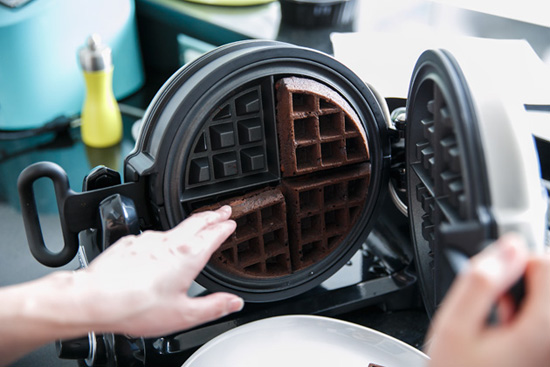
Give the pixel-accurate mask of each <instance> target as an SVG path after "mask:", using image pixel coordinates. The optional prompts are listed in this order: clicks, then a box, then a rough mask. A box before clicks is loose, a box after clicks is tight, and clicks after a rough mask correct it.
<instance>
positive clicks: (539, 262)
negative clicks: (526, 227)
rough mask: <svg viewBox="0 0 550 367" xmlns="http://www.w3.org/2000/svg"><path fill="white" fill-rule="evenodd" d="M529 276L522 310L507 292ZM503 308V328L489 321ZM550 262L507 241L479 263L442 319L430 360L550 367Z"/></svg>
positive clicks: (446, 365) (465, 275) (452, 294)
mask: <svg viewBox="0 0 550 367" xmlns="http://www.w3.org/2000/svg"><path fill="white" fill-rule="evenodd" d="M522 274H523V275H524V276H525V288H526V289H525V297H524V299H523V300H522V302H521V303H520V305H519V308H518V309H517V310H516V309H515V305H514V303H513V302H512V300H511V299H510V297H509V296H506V294H505V293H506V291H507V290H508V289H509V288H510V287H511V286H512V285H513V284H514V283H516V282H517V281H518V280H519V279H520V277H521V275H522ZM494 305H497V314H498V316H499V317H498V318H499V322H498V323H497V324H493V325H490V324H489V323H488V322H487V320H488V318H489V314H490V312H491V309H492V308H493V306H494ZM548 330H550V257H549V256H548V255H547V254H545V255H530V254H529V253H528V252H527V249H526V246H525V244H524V243H523V240H522V239H521V238H519V237H517V236H515V235H505V236H503V237H501V238H500V239H499V240H498V241H497V242H496V243H494V244H493V245H491V246H489V247H488V248H487V249H485V250H483V251H482V252H481V253H480V254H478V255H477V256H475V257H473V258H472V259H471V261H470V264H469V266H468V267H467V268H466V269H465V270H464V271H462V272H461V273H460V274H459V275H458V276H457V278H456V280H455V282H454V284H453V285H452V287H451V289H450V290H449V293H448V294H447V296H446V298H445V299H444V300H443V303H442V305H441V307H440V309H439V311H438V312H437V313H436V315H435V318H434V321H433V324H432V327H431V330H430V332H429V333H428V335H429V337H428V340H429V347H428V351H427V352H428V354H429V355H430V357H431V361H430V364H429V365H430V366H432V367H435V366H437V367H452V366H460V367H464V366H468V367H476V366H480V367H482V366H483V367H485V366H499V367H505V366H510V367H512V366H513V367H517V366H530V367H531V366H550V334H549V333H548Z"/></svg>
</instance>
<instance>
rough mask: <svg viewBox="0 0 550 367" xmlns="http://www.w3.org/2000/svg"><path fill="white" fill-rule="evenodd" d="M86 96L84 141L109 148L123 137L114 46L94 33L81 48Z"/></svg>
mask: <svg viewBox="0 0 550 367" xmlns="http://www.w3.org/2000/svg"><path fill="white" fill-rule="evenodd" d="M79 57H80V64H81V66H82V70H83V72H84V80H85V82H86V97H85V99H84V105H83V107H82V113H81V116H80V119H81V126H80V132H81V135H82V141H83V142H84V144H86V145H87V146H89V147H93V148H107V147H111V146H113V145H116V144H118V143H119V142H120V140H121V139H122V117H121V115H120V109H119V107H118V103H117V101H116V99H115V96H114V94H113V64H112V59H111V49H110V48H109V47H106V46H104V45H102V44H101V38H100V37H99V35H97V34H93V35H91V36H90V37H89V38H88V41H87V43H86V47H83V48H82V49H80V52H79Z"/></svg>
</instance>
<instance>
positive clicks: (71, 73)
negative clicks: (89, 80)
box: [0, 0, 144, 130]
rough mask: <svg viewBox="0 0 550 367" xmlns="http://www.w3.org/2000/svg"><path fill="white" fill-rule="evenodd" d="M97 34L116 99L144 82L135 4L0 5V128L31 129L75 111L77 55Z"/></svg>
mask: <svg viewBox="0 0 550 367" xmlns="http://www.w3.org/2000/svg"><path fill="white" fill-rule="evenodd" d="M91 33H98V34H100V35H101V38H102V40H103V42H104V43H106V44H107V45H109V46H110V47H111V49H112V52H113V64H114V66H115V69H114V74H113V91H114V93H115V97H116V98H117V99H120V98H123V97H125V96H128V95H129V94H131V93H133V92H135V91H136V90H138V89H139V88H140V87H141V86H142V85H143V82H144V75H143V65H142V62H141V55H140V50H139V44H138V39H137V29H136V22H135V4H134V0H34V1H31V2H30V3H28V4H27V5H24V6H22V7H20V8H14V9H11V8H8V7H4V6H1V5H0V129H5V130H18V129H28V128H36V127H40V126H42V125H44V124H45V123H46V122H48V121H50V120H52V119H53V118H55V117H57V116H60V115H73V114H77V113H79V112H80V110H81V108H82V103H83V101H84V90H85V89H84V80H83V76H82V71H81V70H80V66H79V63H78V59H77V51H78V49H79V48H80V47H82V46H83V45H84V43H85V41H86V38H87V37H88V35H90V34H91Z"/></svg>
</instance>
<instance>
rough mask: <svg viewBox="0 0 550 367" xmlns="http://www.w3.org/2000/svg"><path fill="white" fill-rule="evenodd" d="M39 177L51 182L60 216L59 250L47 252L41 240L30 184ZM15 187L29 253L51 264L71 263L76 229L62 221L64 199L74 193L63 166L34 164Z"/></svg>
mask: <svg viewBox="0 0 550 367" xmlns="http://www.w3.org/2000/svg"><path fill="white" fill-rule="evenodd" d="M42 177H47V178H49V179H50V180H51V181H52V182H53V186H54V190H55V197H56V200H57V209H58V211H59V217H60V219H61V231H62V232H63V239H64V245H63V248H62V249H61V251H59V252H57V253H55V252H52V251H50V250H49V249H48V248H47V247H46V245H45V243H44V237H43V235H42V228H41V226H40V221H39V218H38V210H37V208H36V200H35V197H34V190H33V184H34V182H35V181H36V180H38V179H39V178H42ZM17 188H18V190H19V198H20V201H21V214H22V216H23V223H24V225H25V232H26V234H27V240H28V242H29V248H30V250H31V253H32V255H33V256H34V257H35V258H36V260H38V261H39V262H41V263H42V264H44V265H46V266H50V267H59V266H63V265H65V264H67V263H68V262H70V261H71V260H72V259H73V258H74V257H75V255H76V253H77V251H78V232H76V233H75V232H72V231H71V230H70V229H69V226H68V224H67V223H66V222H65V220H64V218H65V215H64V210H65V201H66V200H67V198H68V197H70V196H72V195H75V192H74V191H72V190H71V189H70V187H69V178H68V177H67V173H66V172H65V171H64V170H63V168H61V167H60V166H58V165H57V164H55V163H52V162H39V163H35V164H33V165H31V166H29V167H27V168H25V169H24V170H23V171H22V172H21V174H20V175H19V179H18V181H17Z"/></svg>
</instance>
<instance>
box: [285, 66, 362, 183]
mask: <svg viewBox="0 0 550 367" xmlns="http://www.w3.org/2000/svg"><path fill="white" fill-rule="evenodd" d="M275 88H276V90H277V131H278V135H279V147H280V159H281V171H282V174H283V177H291V176H296V175H301V174H305V173H309V172H315V171H319V170H322V169H328V168H334V167H340V166H343V165H348V164H353V163H358V162H362V161H365V160H366V159H368V155H369V153H368V148H367V144H366V137H365V133H364V131H363V129H362V127H361V124H360V120H359V117H358V116H357V114H356V113H355V111H354V110H353V109H352V108H351V106H350V105H349V103H348V102H347V101H346V100H345V99H344V98H343V97H342V96H341V95H340V94H338V93H337V92H336V91H334V90H333V89H331V88H329V87H327V86H326V85H324V84H321V83H319V82H317V81H315V80H312V79H306V78H297V77H289V78H283V79H281V80H279V81H278V82H277V84H276V86H275Z"/></svg>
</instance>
